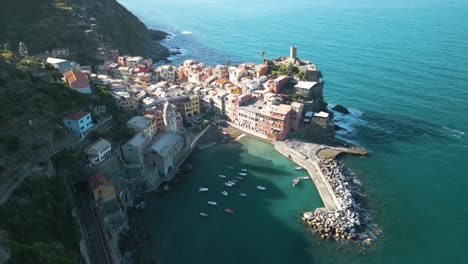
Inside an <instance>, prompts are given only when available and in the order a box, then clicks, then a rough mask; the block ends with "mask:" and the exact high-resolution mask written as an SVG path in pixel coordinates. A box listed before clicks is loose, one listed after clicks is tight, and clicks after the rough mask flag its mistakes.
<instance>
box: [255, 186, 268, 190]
mask: <svg viewBox="0 0 468 264" xmlns="http://www.w3.org/2000/svg"><path fill="white" fill-rule="evenodd" d="M257 190H260V191H264V190H266V188H265V187H263V186H261V185H258V186H257Z"/></svg>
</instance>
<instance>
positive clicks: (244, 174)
mask: <svg viewBox="0 0 468 264" xmlns="http://www.w3.org/2000/svg"><path fill="white" fill-rule="evenodd" d="M239 175H240V176H247V173H245V172H239Z"/></svg>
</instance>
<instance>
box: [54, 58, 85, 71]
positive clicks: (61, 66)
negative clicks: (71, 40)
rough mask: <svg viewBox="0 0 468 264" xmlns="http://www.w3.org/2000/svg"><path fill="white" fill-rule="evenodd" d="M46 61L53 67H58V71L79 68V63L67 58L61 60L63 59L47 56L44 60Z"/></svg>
mask: <svg viewBox="0 0 468 264" xmlns="http://www.w3.org/2000/svg"><path fill="white" fill-rule="evenodd" d="M46 62H47V63H49V64H51V65H52V66H53V67H54V68H56V69H58V70H59V71H60V73H62V74H63V73H64V72H66V71H69V70H71V69H72V70H75V71H78V70H80V64H78V63H76V62H74V61H68V60H63V59H58V58H52V57H48V58H47V60H46Z"/></svg>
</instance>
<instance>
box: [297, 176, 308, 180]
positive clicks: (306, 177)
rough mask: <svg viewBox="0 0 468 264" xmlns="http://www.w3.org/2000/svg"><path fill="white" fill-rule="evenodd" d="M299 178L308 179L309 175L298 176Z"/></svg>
mask: <svg viewBox="0 0 468 264" xmlns="http://www.w3.org/2000/svg"><path fill="white" fill-rule="evenodd" d="M299 178H300V179H301V180H307V179H309V176H302V177H299Z"/></svg>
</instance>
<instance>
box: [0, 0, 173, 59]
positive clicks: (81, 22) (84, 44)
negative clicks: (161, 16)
mask: <svg viewBox="0 0 468 264" xmlns="http://www.w3.org/2000/svg"><path fill="white" fill-rule="evenodd" d="M82 7H83V8H84V9H83V10H84V11H83V12H82V9H81V8H82ZM90 18H93V19H90ZM91 24H96V25H97V29H98V33H99V34H100V36H99V37H97V38H96V37H94V36H91V37H88V36H86V34H85V30H88V29H90V25H91ZM153 35H154V33H153V32H150V31H149V30H148V29H147V28H146V26H145V25H144V24H143V23H142V22H141V21H140V20H138V18H136V17H135V16H134V15H133V14H131V13H130V12H128V11H127V10H126V9H125V8H124V7H123V6H121V5H120V4H119V3H117V1H116V0H101V1H94V0H2V4H1V8H0V44H3V43H6V42H8V43H9V44H10V48H11V49H12V50H13V51H16V50H17V48H18V43H19V42H20V41H22V42H24V43H25V44H26V46H27V47H28V50H29V54H30V55H34V54H38V53H42V52H45V51H46V50H48V51H51V50H52V49H53V48H69V49H70V50H71V51H75V52H77V61H78V62H79V63H81V64H82V65H87V64H94V63H93V62H94V61H95V52H96V47H97V46H98V41H103V43H105V44H107V45H111V46H113V47H115V48H118V49H119V50H120V52H121V53H122V54H123V53H129V54H134V55H138V54H140V55H143V56H147V57H150V56H153V57H155V59H164V58H165V57H166V56H168V55H169V50H168V49H167V48H166V47H164V46H162V45H160V44H158V43H154V42H153V40H152V37H153Z"/></svg>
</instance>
